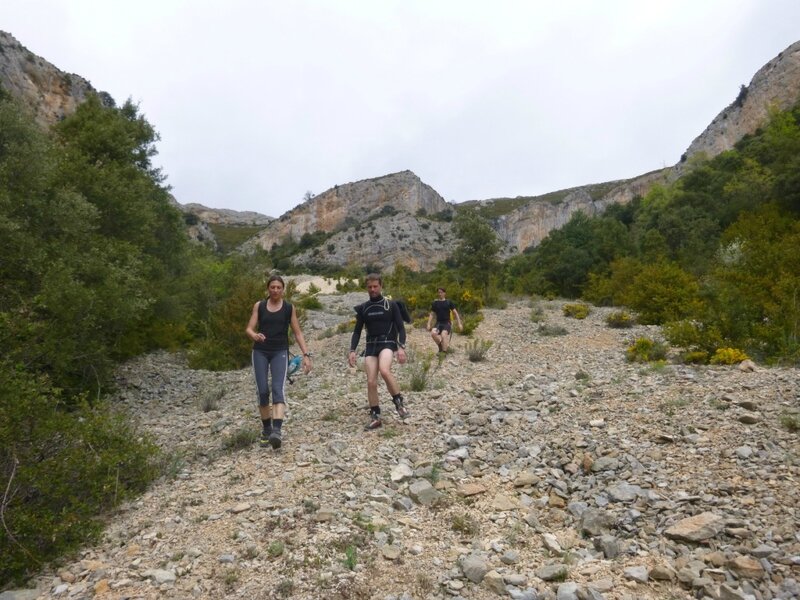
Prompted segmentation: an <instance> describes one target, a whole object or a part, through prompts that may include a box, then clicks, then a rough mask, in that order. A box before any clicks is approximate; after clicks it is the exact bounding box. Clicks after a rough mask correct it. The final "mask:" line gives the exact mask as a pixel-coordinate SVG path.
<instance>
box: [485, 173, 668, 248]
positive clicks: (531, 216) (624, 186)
mask: <svg viewBox="0 0 800 600" xmlns="http://www.w3.org/2000/svg"><path fill="white" fill-rule="evenodd" d="M668 171H669V169H663V170H660V171H654V172H652V173H647V174H646V175H641V176H640V177H636V178H634V179H628V180H625V181H619V182H617V185H615V186H614V187H613V188H612V189H611V191H609V192H607V193H605V194H603V195H601V196H599V197H594V196H593V195H592V194H591V193H590V186H586V187H579V188H575V189H574V190H571V191H570V192H569V193H568V194H567V195H566V196H565V197H564V198H563V199H562V200H561V201H559V202H558V203H551V202H549V201H547V200H544V199H533V200H531V201H530V202H528V203H526V204H524V205H523V206H521V207H519V208H517V209H515V210H513V211H511V212H509V213H508V214H505V215H503V216H501V217H498V218H497V219H495V221H494V222H493V223H492V225H493V227H494V229H495V231H497V235H498V237H499V238H500V239H501V240H502V241H504V242H505V243H506V248H507V253H508V254H509V255H512V254H516V253H517V252H521V251H523V250H525V249H526V248H528V247H531V246H538V245H539V243H541V241H542V240H543V239H544V238H545V237H547V235H548V234H549V233H550V232H551V231H552V230H554V229H559V228H561V227H563V226H564V225H566V224H567V222H568V221H569V220H570V219H571V218H572V215H574V214H575V213H576V212H578V211H581V212H583V213H584V214H586V215H589V216H592V215H598V214H600V213H602V212H603V211H604V210H605V209H606V208H608V207H609V206H610V205H612V204H627V203H628V202H630V201H631V200H633V199H634V198H635V197H636V196H643V195H644V194H646V193H647V191H648V190H649V189H650V188H651V187H652V186H653V185H654V184H655V183H658V182H663V181H664V180H665V179H666V177H667V174H668Z"/></svg>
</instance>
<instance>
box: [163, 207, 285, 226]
mask: <svg viewBox="0 0 800 600" xmlns="http://www.w3.org/2000/svg"><path fill="white" fill-rule="evenodd" d="M178 208H179V209H180V210H181V211H183V212H185V213H190V214H193V215H196V216H197V218H198V219H200V220H201V221H203V222H205V223H213V224H214V225H234V226H236V225H263V226H265V227H266V226H267V225H269V224H270V223H271V222H272V221H274V220H275V219H274V218H273V217H267V216H266V215H262V214H261V213H257V212H253V211H249V210H246V211H238V210H230V209H227V208H208V207H207V206H203V205H202V204H195V203H190V204H179V205H178Z"/></svg>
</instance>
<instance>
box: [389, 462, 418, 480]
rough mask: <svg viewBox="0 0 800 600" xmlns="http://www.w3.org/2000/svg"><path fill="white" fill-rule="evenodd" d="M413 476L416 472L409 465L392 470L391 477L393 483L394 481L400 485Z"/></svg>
mask: <svg viewBox="0 0 800 600" xmlns="http://www.w3.org/2000/svg"><path fill="white" fill-rule="evenodd" d="M413 476H414V470H413V469H412V468H411V467H409V466H408V465H407V464H399V465H397V466H396V467H395V468H394V469H392V473H391V475H390V477H391V478H392V481H394V482H395V483H400V482H401V481H405V480H407V479H410V478H411V477H413Z"/></svg>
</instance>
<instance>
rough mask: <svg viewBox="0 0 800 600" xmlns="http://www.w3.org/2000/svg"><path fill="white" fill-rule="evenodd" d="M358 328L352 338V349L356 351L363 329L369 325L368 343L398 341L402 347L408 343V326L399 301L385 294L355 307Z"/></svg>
mask: <svg viewBox="0 0 800 600" xmlns="http://www.w3.org/2000/svg"><path fill="white" fill-rule="evenodd" d="M355 311H356V328H355V329H354V330H353V337H352V338H350V350H352V351H355V349H356V348H357V347H358V340H359V339H361V329H362V328H363V327H364V325H366V326H367V343H370V342H384V341H390V342H398V341H399V344H398V345H399V346H400V347H401V348H402V347H404V346H405V345H406V328H405V325H403V317H402V316H401V315H400V308H398V306H397V303H396V302H394V301H393V300H389V299H388V298H384V297H383V296H379V297H378V298H376V299H375V300H372V299H370V300H367V301H366V302H364V304H359V305H358V306H356V307H355Z"/></svg>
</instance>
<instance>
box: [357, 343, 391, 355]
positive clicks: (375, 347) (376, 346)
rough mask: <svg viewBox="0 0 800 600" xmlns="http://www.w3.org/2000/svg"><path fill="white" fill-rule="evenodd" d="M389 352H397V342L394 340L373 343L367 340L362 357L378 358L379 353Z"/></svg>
mask: <svg viewBox="0 0 800 600" xmlns="http://www.w3.org/2000/svg"><path fill="white" fill-rule="evenodd" d="M387 349H388V350H391V351H392V352H394V351H396V350H397V342H395V341H394V340H380V341H375V342H370V341H369V340H367V347H366V349H365V350H364V356H379V355H380V353H381V351H383V350H387Z"/></svg>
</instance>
